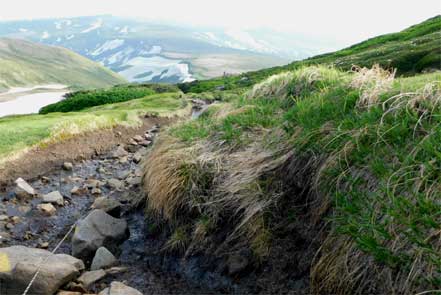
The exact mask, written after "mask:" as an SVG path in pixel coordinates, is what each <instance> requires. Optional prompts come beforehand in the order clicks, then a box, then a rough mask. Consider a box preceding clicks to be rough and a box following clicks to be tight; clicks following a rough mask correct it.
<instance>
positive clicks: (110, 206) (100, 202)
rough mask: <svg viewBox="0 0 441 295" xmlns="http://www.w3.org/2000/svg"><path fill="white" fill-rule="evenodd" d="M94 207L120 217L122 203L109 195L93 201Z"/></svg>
mask: <svg viewBox="0 0 441 295" xmlns="http://www.w3.org/2000/svg"><path fill="white" fill-rule="evenodd" d="M92 209H101V210H103V211H104V212H106V213H108V214H110V215H112V216H113V217H119V215H120V213H121V203H120V202H118V201H117V200H114V199H110V198H108V197H98V198H96V200H95V202H93V204H92Z"/></svg>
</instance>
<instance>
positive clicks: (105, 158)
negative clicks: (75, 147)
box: [0, 121, 210, 294]
mask: <svg viewBox="0 0 441 295" xmlns="http://www.w3.org/2000/svg"><path fill="white" fill-rule="evenodd" d="M151 123H152V121H148V124H147V123H146V124H144V127H142V128H139V129H137V130H131V131H130V134H129V133H125V134H123V135H121V137H116V136H115V135H113V136H114V141H109V142H107V143H104V142H101V145H98V147H99V148H100V149H99V150H97V151H96V153H97V155H94V153H91V154H90V155H89V156H90V159H87V160H79V161H76V162H74V163H73V167H72V170H64V169H62V167H61V165H60V166H58V167H57V168H56V166H52V170H51V172H49V173H45V174H44V176H42V177H37V175H36V174H32V173H31V172H38V173H41V172H42V171H43V170H33V171H29V172H28V174H27V175H29V176H30V177H31V178H30V179H31V180H30V181H29V184H30V185H31V186H32V187H33V188H34V189H35V190H36V191H37V193H38V194H40V195H44V194H47V193H49V192H52V191H59V192H60V193H61V195H63V196H64V200H65V204H64V205H63V206H59V205H57V206H56V208H57V209H56V212H55V213H54V215H52V216H47V215H45V214H43V213H42V212H41V211H40V210H39V209H38V205H40V204H42V202H43V201H42V198H39V197H34V198H25V199H20V198H18V197H17V195H16V194H15V193H14V191H15V187H14V185H8V186H5V187H4V188H3V192H1V193H0V197H1V202H0V215H1V216H2V220H1V221H0V223H1V224H2V225H3V226H2V227H0V228H2V229H0V247H5V246H12V245H24V246H28V247H37V248H46V247H47V248H48V249H49V250H52V249H53V248H54V247H55V245H56V244H57V243H58V242H59V241H60V240H61V238H62V237H63V236H64V235H65V234H66V233H67V232H68V230H69V228H70V227H71V225H72V224H74V223H75V222H76V221H77V220H78V219H81V218H82V217H84V216H85V215H87V214H88V213H89V211H90V208H91V205H92V203H93V202H94V201H96V199H97V198H98V197H101V196H103V197H106V198H108V199H112V200H114V201H117V202H120V203H121V209H120V212H121V213H120V214H119V217H120V218H124V219H126V220H127V222H128V226H129V229H130V237H129V238H128V240H126V241H125V242H124V243H123V244H122V245H121V246H119V247H117V248H118V249H119V250H118V251H116V252H115V253H114V254H115V255H116V256H117V257H118V260H119V262H118V267H121V269H120V271H118V272H111V271H109V272H108V273H107V276H106V277H105V278H104V279H102V280H100V281H99V282H97V283H94V284H92V285H91V286H90V287H88V288H87V289H88V291H89V293H98V292H100V291H101V290H102V289H104V288H105V287H107V286H108V285H110V283H111V282H112V281H124V282H125V283H126V284H127V285H129V286H131V287H134V288H136V289H138V290H139V291H141V292H142V293H143V294H210V292H207V291H206V290H202V289H200V288H199V287H196V286H190V285H189V284H188V283H186V282H185V280H183V279H181V278H180V277H179V275H178V274H177V273H176V272H167V273H165V272H163V271H162V270H161V269H159V268H155V267H152V266H151V260H152V259H157V260H158V259H159V260H161V259H162V258H161V255H159V254H160V253H154V248H153V247H151V245H153V244H155V240H154V239H152V238H151V237H150V236H148V230H147V228H148V227H149V224H148V223H146V222H145V219H144V213H143V211H142V210H141V211H139V210H138V209H137V204H136V202H133V200H137V199H139V198H137V196H138V195H140V194H142V192H141V189H140V182H141V170H140V167H139V163H138V162H139V159H140V157H139V155H141V154H142V153H144V152H145V151H146V150H145V148H144V147H143V146H142V144H139V145H128V144H121V145H116V144H115V142H117V141H119V142H121V140H122V138H124V139H126V142H128V141H130V140H131V139H132V138H131V137H129V136H130V135H134V134H136V133H137V135H138V137H139V136H142V134H143V133H142V132H143V131H145V130H146V129H147V126H148V127H150V126H151V125H149V124H151ZM119 130H121V129H119ZM121 131H124V130H121ZM121 131H120V132H121ZM113 132H115V133H116V132H118V131H116V130H114V131H113ZM107 136H108V137H106V135H104V134H103V135H102V137H99V138H96V140H97V141H99V140H101V141H104V140H106V139H109V138H110V139H112V137H111V136H110V135H107ZM132 137H133V136H132ZM82 140H86V137H84V138H83V139H82ZM131 142H133V140H131ZM62 147H63V145H60V146H59V147H58V148H59V150H61V149H62ZM64 147H65V146H64ZM123 147H125V151H124V150H122V148H123ZM104 149H108V150H109V151H108V152H100V151H101V150H104ZM117 151H119V153H118V152H117ZM75 152H76V153H78V151H75ZM82 152H83V153H84V150H82ZM94 152H95V151H94ZM62 156H63V157H64V158H63V159H66V158H67V155H66V154H62ZM75 156H76V155H74V154H72V155H71V157H72V158H75ZM77 156H78V154H77ZM61 159H62V158H61V157H56V158H54V159H53V162H51V163H52V164H54V163H57V162H58V161H60V160H61ZM41 168H45V169H47V168H50V166H49V165H48V166H44V165H43V166H42V167H40V169H41ZM32 179H33V180H32ZM74 188H79V189H78V190H77V192H76V193H73V189H74ZM5 216H6V217H7V218H6V217H5ZM3 228H4V229H3ZM69 240H70V238H69V239H68V241H69ZM71 250H72V249H71V245H70V243H69V242H65V243H64V244H63V245H62V246H61V247H60V249H59V251H58V252H57V253H66V254H70V253H71ZM152 257H153V258H152ZM75 288H78V286H77V287H75ZM75 288H74V289H72V286H71V287H68V286H64V287H63V289H71V290H75Z"/></svg>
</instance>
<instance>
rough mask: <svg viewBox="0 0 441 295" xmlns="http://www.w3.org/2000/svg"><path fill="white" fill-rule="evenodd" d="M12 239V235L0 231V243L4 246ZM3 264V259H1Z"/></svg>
mask: <svg viewBox="0 0 441 295" xmlns="http://www.w3.org/2000/svg"><path fill="white" fill-rule="evenodd" d="M10 239H11V235H10V234H9V233H8V232H5V231H0V243H1V244H3V243H5V242H8V241H9V240H10ZM0 262H1V258H0Z"/></svg>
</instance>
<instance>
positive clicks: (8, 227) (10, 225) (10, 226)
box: [5, 222, 15, 230]
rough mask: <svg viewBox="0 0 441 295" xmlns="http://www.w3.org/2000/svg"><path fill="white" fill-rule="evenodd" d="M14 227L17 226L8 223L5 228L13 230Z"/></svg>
mask: <svg viewBox="0 0 441 295" xmlns="http://www.w3.org/2000/svg"><path fill="white" fill-rule="evenodd" d="M14 227H15V225H14V224H13V223H10V222H8V223H6V225H5V228H6V229H9V230H12V229H13V228H14Z"/></svg>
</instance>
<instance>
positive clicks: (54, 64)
mask: <svg viewBox="0 0 441 295" xmlns="http://www.w3.org/2000/svg"><path fill="white" fill-rule="evenodd" d="M125 82H126V81H125V80H124V79H123V78H122V77H120V76H118V75H117V74H115V73H113V72H112V71H110V70H108V69H106V68H104V67H102V66H101V65H99V64H97V63H95V62H93V61H90V60H88V59H87V58H84V57H82V56H80V55H78V54H76V53H74V52H72V51H70V50H68V49H64V48H61V47H53V46H47V45H42V44H37V43H32V42H28V41H24V40H18V39H8V38H2V39H0V91H2V90H3V91H4V90H7V89H8V88H12V87H19V86H34V85H44V84H54V83H55V84H63V85H67V86H71V87H72V88H74V89H75V88H76V89H90V88H102V87H109V86H112V85H115V84H122V83H125Z"/></svg>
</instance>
